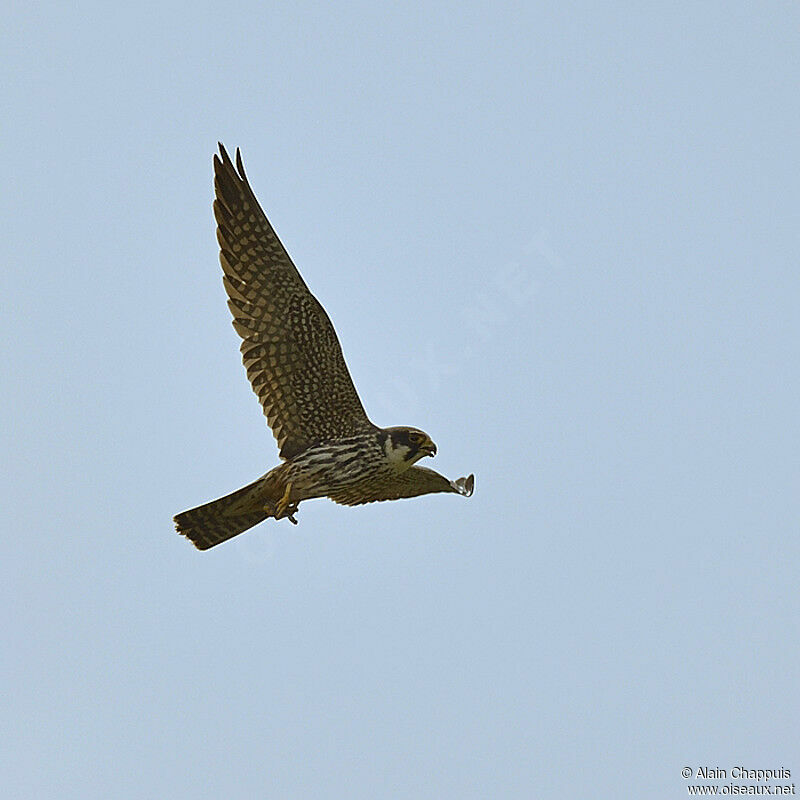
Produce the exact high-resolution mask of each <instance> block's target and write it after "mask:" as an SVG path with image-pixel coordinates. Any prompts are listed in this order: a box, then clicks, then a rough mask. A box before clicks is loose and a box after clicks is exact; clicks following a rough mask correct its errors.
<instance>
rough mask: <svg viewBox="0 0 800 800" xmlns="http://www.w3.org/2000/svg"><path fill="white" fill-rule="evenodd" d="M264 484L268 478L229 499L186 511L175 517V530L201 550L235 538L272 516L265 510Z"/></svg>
mask: <svg viewBox="0 0 800 800" xmlns="http://www.w3.org/2000/svg"><path fill="white" fill-rule="evenodd" d="M263 485H264V479H263V478H259V479H258V480H256V481H253V483H250V484H248V485H247V486H243V487H242V488H241V489H237V490H236V491H235V492H231V494H228V495H225V497H220V498H219V499H218V500H212V501H211V502H210V503H205V504H204V505H202V506H198V507H197V508H192V509H190V510H189V511H183V512H182V513H180V514H177V515H176V516H175V518H174V521H175V529H176V530H177V531H178V533H180V534H182V535H183V536H185V537H186V538H187V539H189V541H190V542H192V544H194V546H195V547H196V548H197V549H198V550H208V548H209V547H214V545H217V544H220V543H221V542H225V541H227V540H228V539H232V538H233V537H234V536H236V535H238V534H240V533H243V532H244V531H246V530H247V529H248V528H252V527H253V525H258V523H259V522H262V521H263V520H265V519H266V518H267V517H268V516H272V515H271V514H268V513H267V512H266V511H265V510H264V509H263V507H264V504H265V499H262V496H263V495H264V490H263V488H264V486H263Z"/></svg>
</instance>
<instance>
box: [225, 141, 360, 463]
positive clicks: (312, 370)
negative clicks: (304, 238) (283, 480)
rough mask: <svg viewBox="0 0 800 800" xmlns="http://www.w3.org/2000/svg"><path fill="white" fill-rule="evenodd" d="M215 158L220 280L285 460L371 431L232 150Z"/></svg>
mask: <svg viewBox="0 0 800 800" xmlns="http://www.w3.org/2000/svg"><path fill="white" fill-rule="evenodd" d="M219 149H220V155H219V156H216V155H215V156H214V188H215V191H216V200H215V201H214V215H215V217H216V219H217V239H218V240H219V246H220V262H221V264H222V269H223V272H224V278H223V282H224V284H225V290H226V291H227V293H228V298H229V300H228V306H229V307H230V309H231V312H232V313H233V326H234V328H236V331H237V332H238V334H239V335H240V336H241V337H242V339H243V341H242V347H241V350H242V360H243V361H244V365H245V368H246V370H247V377H248V378H249V379H250V383H251V384H252V386H253V390H254V391H255V393H256V394H257V395H258V399H259V400H260V402H261V405H262V407H263V409H264V414H265V416H266V417H267V422H268V423H269V426H270V428H272V432H273V434H274V435H275V439H276V440H277V442H278V447H279V448H280V454H281V456H282V457H283V458H291V457H292V456H294V455H296V454H297V453H300V452H302V451H303V450H305V448H306V447H308V446H309V445H310V444H313V443H314V442H318V441H320V440H324V439H333V438H341V437H345V436H351V435H354V434H357V433H359V432H362V431H364V430H367V429H372V428H373V426H372V423H370V421H369V419H368V418H367V415H366V413H365V411H364V407H363V406H362V405H361V401H360V400H359V398H358V394H357V392H356V389H355V386H353V380H352V378H351V377H350V373H349V372H348V370H347V365H346V364H345V362H344V356H343V355H342V349H341V347H340V345H339V340H338V338H337V337H336V331H334V329H333V325H332V324H331V321H330V319H329V318H328V315H327V314H326V313H325V309H324V308H323V307H322V306H321V305H320V304H319V302H318V301H317V299H316V298H315V297H314V296H313V295H312V294H311V292H310V291H309V290H308V287H307V286H306V284H305V282H304V281H303V279H302V278H301V277H300V273H299V272H298V271H297V268H296V267H295V266H294V264H293V263H292V260H291V259H290V258H289V255H288V253H287V252H286V250H285V249H284V247H283V245H282V244H281V242H280V240H279V239H278V237H277V235H276V234H275V231H274V230H273V229H272V226H271V225H270V223H269V221H268V220H267V218H266V216H265V214H264V212H263V211H262V210H261V207H260V206H259V204H258V201H257V200H256V198H255V195H254V194H253V191H252V189H251V188H250V184H249V183H248V181H247V176H246V175H245V172H244V167H243V165H242V158H241V155H240V153H239V151H238V150H237V151H236V167H234V166H233V163H232V162H231V159H230V157H229V156H228V154H227V152H226V151H225V148H224V147H223V146H222V145H220V147H219Z"/></svg>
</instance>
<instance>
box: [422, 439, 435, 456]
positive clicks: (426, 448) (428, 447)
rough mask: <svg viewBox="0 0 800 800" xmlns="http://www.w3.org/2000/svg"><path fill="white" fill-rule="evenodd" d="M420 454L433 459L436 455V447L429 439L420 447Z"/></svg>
mask: <svg viewBox="0 0 800 800" xmlns="http://www.w3.org/2000/svg"><path fill="white" fill-rule="evenodd" d="M419 452H420V453H424V454H425V455H426V456H431V457H433V456H435V455H436V445H435V444H434V443H433V442H432V441H431V440H430V439H428V440H426V441H425V442H423V443H422V444H421V445H420V448H419Z"/></svg>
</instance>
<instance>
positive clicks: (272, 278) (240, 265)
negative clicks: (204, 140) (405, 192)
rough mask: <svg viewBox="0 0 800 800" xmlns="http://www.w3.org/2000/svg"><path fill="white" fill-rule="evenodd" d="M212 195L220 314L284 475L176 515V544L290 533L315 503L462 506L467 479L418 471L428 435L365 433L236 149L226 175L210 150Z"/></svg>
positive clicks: (224, 159)
mask: <svg viewBox="0 0 800 800" xmlns="http://www.w3.org/2000/svg"><path fill="white" fill-rule="evenodd" d="M214 190H215V194H216V199H215V200H214V216H215V217H216V221H217V240H218V241H219V247H220V254H219V260H220V263H221V264H222V272H223V279H222V280H223V284H224V285H225V291H226V292H227V294H228V307H229V308H230V310H231V313H232V314H233V327H234V328H235V329H236V332H237V333H238V334H239V336H241V337H242V345H241V351H242V360H243V361H244V366H245V369H246V370H247V377H248V378H249V379H250V383H251V385H252V387H253V391H255V393H256V395H257V396H258V399H259V401H260V403H261V406H262V408H263V410H264V415H265V416H266V418H267V423H268V424H269V427H270V428H271V429H272V433H273V434H274V436H275V439H276V440H277V443H278V448H279V451H280V453H279V455H280V458H281V460H282V463H281V464H279V465H278V466H277V467H274V468H273V469H271V470H270V471H269V472H267V473H266V474H265V475H262V476H261V477H260V478H258V479H257V480H255V481H253V483H250V484H248V485H247V486H244V487H243V488H241V489H239V490H237V491H235V492H233V493H232V494H229V495H226V496H225V497H221V498H219V499H218V500H213V501H212V502H210V503H206V504H205V505H202V506H198V507H197V508H193V509H191V510H189V511H184V512H183V513H181V514H178V515H177V516H176V517H175V518H174V521H175V527H176V529H177V531H178V533H181V534H183V535H184V536H186V538H187V539H189V540H190V541H191V542H192V543H193V544H194V545H195V547H197V548H198V549H199V550H207V549H208V548H209V547H214V545H217V544H220V542H224V541H227V540H228V539H231V538H232V537H234V536H236V535H237V534H240V533H242V532H243V531H246V530H248V528H252V527H253V526H254V525H257V524H258V523H259V522H262V521H263V520H265V519H268V518H274V519H276V520H278V519H284V518H287V519H289V521H290V522H293V523H294V524H295V525H296V524H297V519H296V517H295V515H296V514H297V511H298V506H299V504H300V503H301V502H302V501H303V500H309V499H311V498H314V497H329V498H330V499H331V500H333V501H334V502H336V503H342V504H344V505H348V506H354V505H359V504H361V503H372V502H374V501H377V500H397V499H399V498H401V497H417V496H419V495H423V494H431V493H433V492H450V493H453V494H459V495H464V496H466V497H469V496H470V495H471V494H472V491H473V489H474V486H475V476H474V475H470V476H469V477H466V478H458V479H457V480H454V481H451V480H448V479H447V478H445V477H444V476H443V475H440V474H439V473H438V472H435V471H434V470H432V469H428V468H426V467H420V466H417V465H416V464H417V462H418V461H419V460H420V459H422V458H424V457H425V456H435V455H436V445H435V444H434V443H433V442H432V441H431V438H430V436H428V434H427V433H425V432H424V431H421V430H419V429H418V428H409V427H404V426H403V427H394V428H379V427H378V426H377V425H374V424H373V423H372V422H370V420H369V418H368V417H367V415H366V412H365V411H364V407H363V406H362V405H361V400H359V398H358V394H357V393H356V389H355V386H354V385H353V380H352V378H351V377H350V373H349V372H348V370H347V366H346V364H345V362H344V356H343V355H342V349H341V347H340V346H339V340H338V338H337V336H336V331H335V330H334V329H333V325H332V324H331V321H330V319H329V318H328V315H327V314H326V313H325V309H324V308H323V307H322V306H321V305H320V304H319V302H318V301H317V299H316V298H315V297H314V295H313V294H311V292H310V291H309V289H308V287H307V286H306V284H305V282H304V281H303V279H302V278H301V277H300V273H299V272H298V271H297V268H296V267H295V265H294V264H293V263H292V260H291V258H289V255H288V253H287V252H286V250H285V248H284V246H283V245H282V244H281V242H280V240H279V239H278V237H277V235H276V233H275V231H274V230H273V228H272V225H270V223H269V221H268V220H267V217H266V215H265V214H264V212H263V211H262V210H261V206H260V205H259V203H258V201H257V200H256V198H255V195H254V194H253V190H252V189H251V188H250V183H249V182H248V180H247V176H246V175H245V171H244V166H243V165H242V157H241V153H240V152H239V150H238V149H237V150H236V166H235V167H234V165H233V163H232V161H231V159H230V157H229V156H228V153H227V152H226V151H225V148H224V147H223V146H222V145H221V144H220V145H219V155H215V156H214Z"/></svg>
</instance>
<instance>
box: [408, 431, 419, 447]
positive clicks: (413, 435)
mask: <svg viewBox="0 0 800 800" xmlns="http://www.w3.org/2000/svg"><path fill="white" fill-rule="evenodd" d="M408 438H409V441H410V442H412V444H419V443H420V442H421V441H422V435H421V434H419V433H409V434H408Z"/></svg>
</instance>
